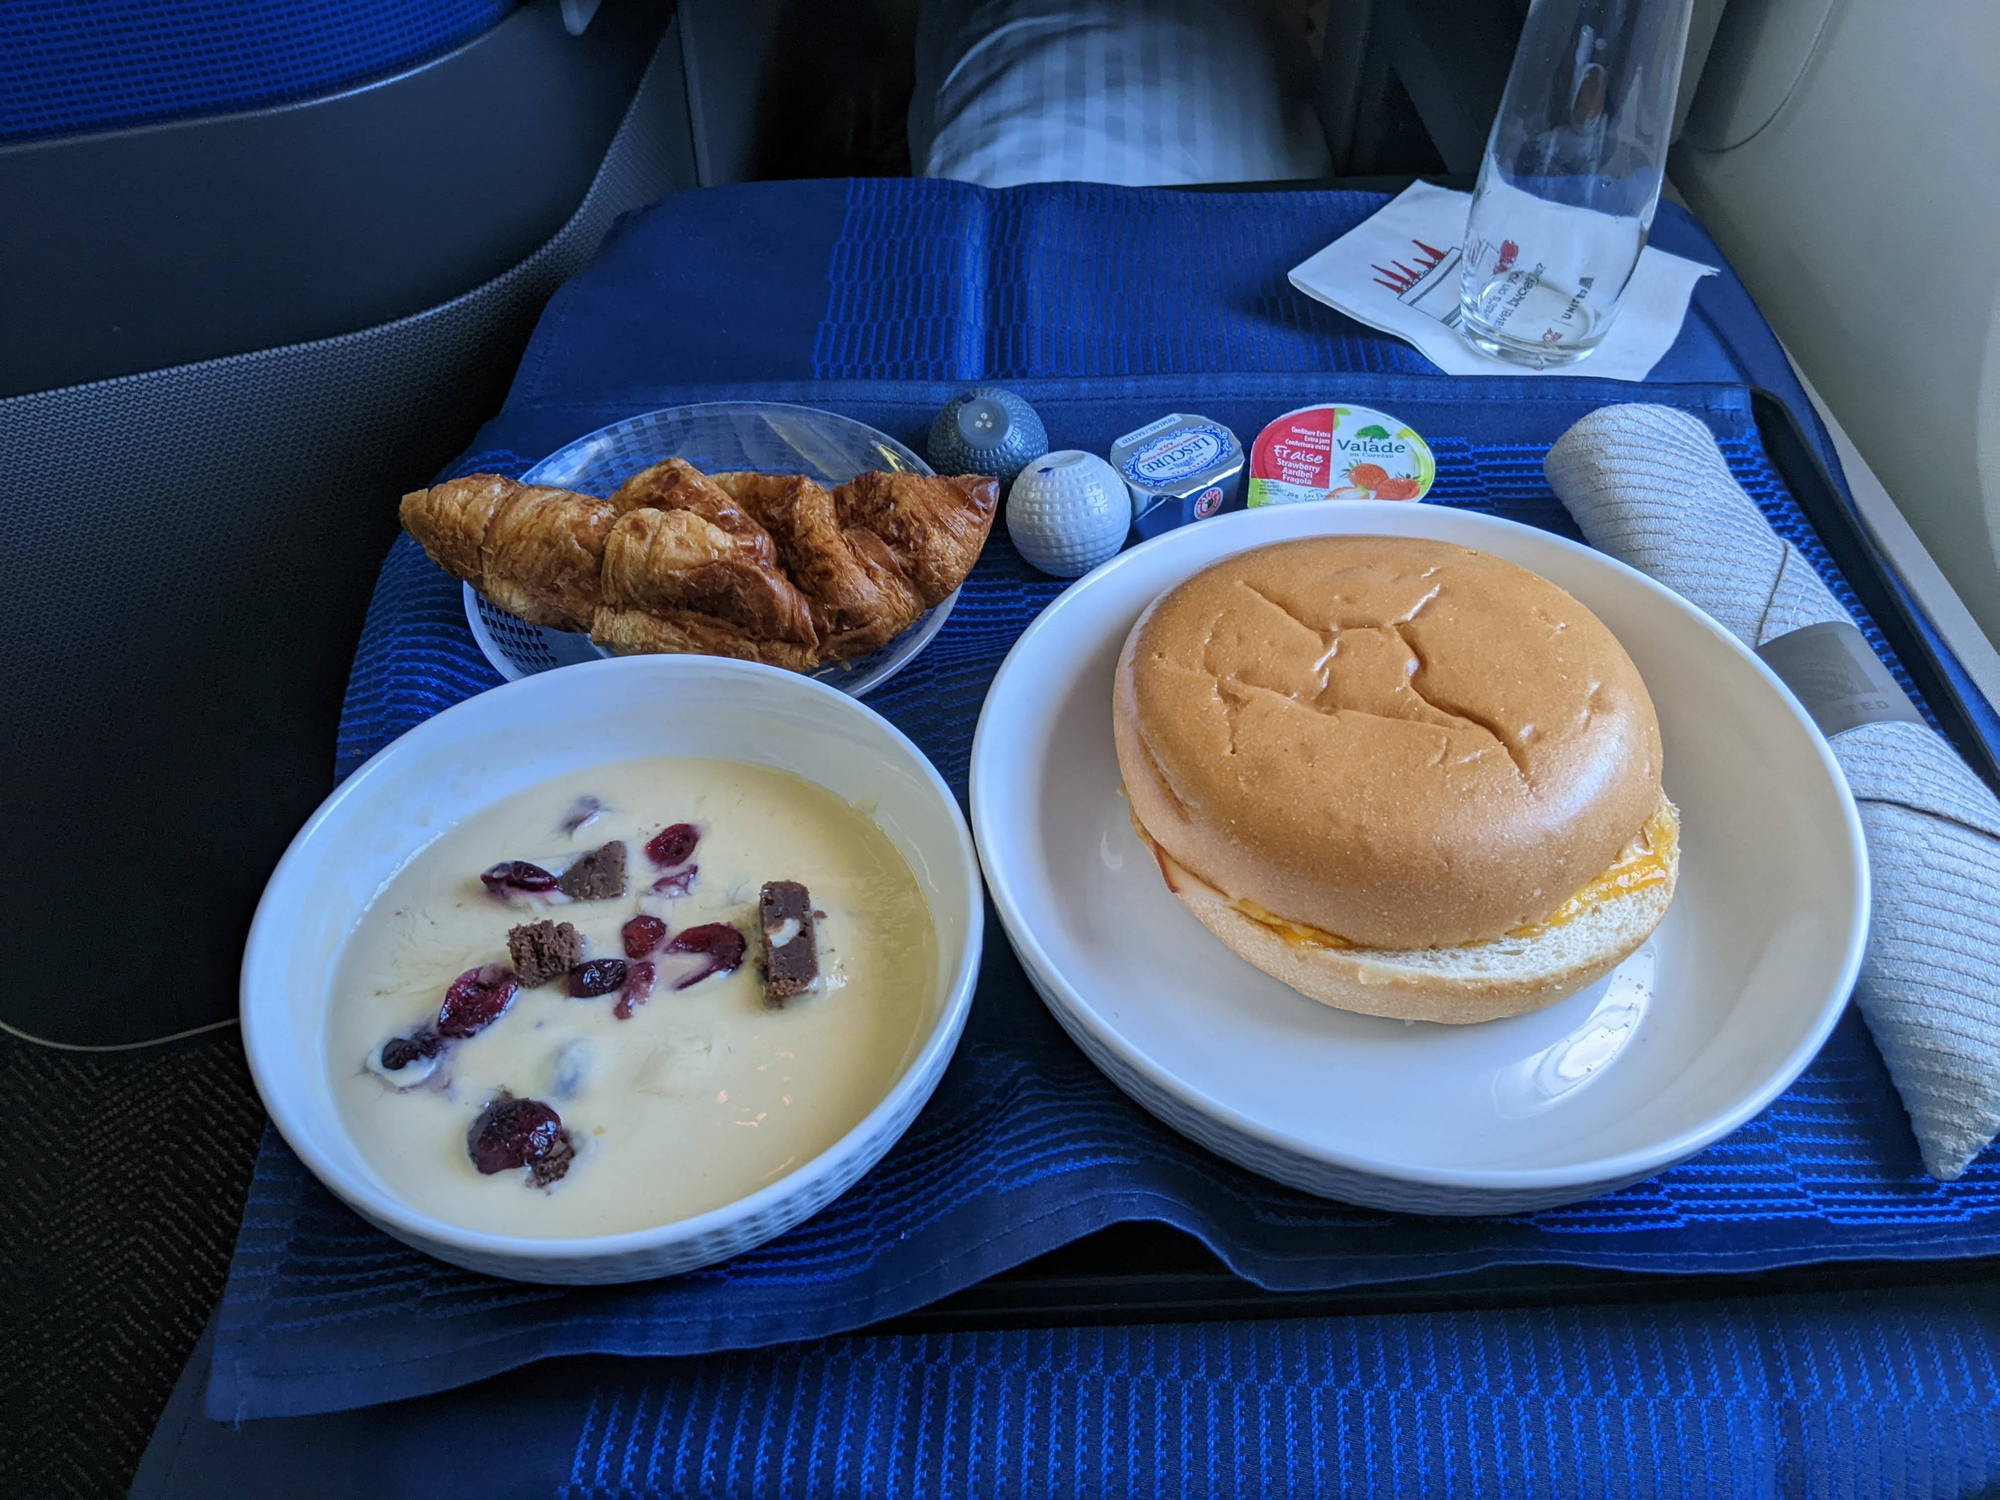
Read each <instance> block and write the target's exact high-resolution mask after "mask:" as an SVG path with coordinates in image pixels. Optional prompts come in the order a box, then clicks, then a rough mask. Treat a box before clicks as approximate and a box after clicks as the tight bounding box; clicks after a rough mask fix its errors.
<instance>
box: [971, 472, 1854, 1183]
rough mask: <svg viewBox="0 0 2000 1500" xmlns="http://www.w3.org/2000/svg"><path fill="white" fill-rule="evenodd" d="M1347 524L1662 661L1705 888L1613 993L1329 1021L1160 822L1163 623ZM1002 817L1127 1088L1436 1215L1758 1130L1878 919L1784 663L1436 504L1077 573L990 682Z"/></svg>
mask: <svg viewBox="0 0 2000 1500" xmlns="http://www.w3.org/2000/svg"><path fill="white" fill-rule="evenodd" d="M1343 534H1351V535H1392V536H1413V537H1430V538H1435V539H1437V540H1439V541H1446V542H1458V543H1462V544H1464V545H1466V546H1470V547H1478V548H1481V549H1482V550H1484V551H1487V552H1490V553H1493V554H1495V555H1497V556H1500V557H1504V558H1506V559H1508V560H1509V561H1512V562H1515V563H1519V564H1520V565H1521V566H1523V567H1526V568H1529V569H1532V570H1533V571H1535V572H1537V573H1540V574H1541V575H1542V576H1544V577H1546V578H1549V579H1551V580H1553V581H1554V582H1555V583H1557V584H1559V585H1561V586H1562V587H1563V588H1565V589H1567V590H1569V592H1570V593H1572V594H1574V595H1575V596H1576V597H1577V598H1578V599H1580V600H1582V601H1583V603H1584V604H1586V605H1588V606H1589V607H1590V608H1591V609H1592V610H1593V611H1594V612H1595V613H1596V614H1597V615H1598V616H1599V618H1601V619H1602V620H1603V621H1604V622H1605V624H1607V625H1608V626H1610V628H1611V629H1612V630H1613V631H1614V632H1615V633H1616V634H1617V636H1618V638H1619V640H1620V641H1621V642H1622V643H1623V644H1624V646H1625V648H1626V650H1627V651H1629V652H1630V653H1631V655H1632V659H1633V660H1634V661H1635V662H1636V663H1637V664H1638V667H1639V670H1640V672H1641V673H1643V674H1644V676H1645V679H1646V685H1647V687H1648V689H1649V690H1650V691H1651V693H1652V697H1653V701H1654V703H1655V705H1656V706H1657V708H1658V710H1659V716H1660V726H1661V730H1662V733H1663V736H1664V739H1665V757H1666V759H1665V781H1666V789H1667V793H1668V795H1669V796H1670V797H1672V798H1673V800H1674V801H1675V802H1676V803H1678V804H1679V806H1680V810H1681V818H1682V839H1683V846H1682V855H1681V883H1680V888H1679V891H1678V892H1677V894H1676V895H1675V898H1674V902H1673V905H1672V907H1671V908H1670V910H1669V912H1668V915H1667V918H1666V920H1665V921H1664V922H1663V923H1662V924H1661V926H1660V928H1659V931H1658V932H1657V933H1655V934H1654V936H1653V938H1652V940H1651V941H1650V942H1648V943H1647V944H1646V945H1645V946H1644V947H1643V948H1642V949H1640V951H1639V952H1638V953H1636V954H1634V955H1633V957H1632V958H1631V959H1630V960H1628V961H1627V962H1626V963H1625V964H1624V965H1622V966H1621V967H1620V968H1619V969H1618V970H1617V971H1616V972H1615V973H1613V974H1612V975H1610V976H1609V977H1607V978H1606V979H1604V980H1603V981H1601V982H1599V983H1598V984H1596V985H1593V986H1591V988H1589V989H1588V990H1585V991H1583V992H1582V993H1580V994H1577V995H1574V996H1572V997H1570V998H1569V999H1567V1000H1564V1001H1561V1002H1559V1003H1558V1004H1556V1005H1553V1006H1550V1007H1549V1008H1547V1009H1545V1010H1541V1011H1537V1012H1535V1013H1533V1014H1531V1015H1526V1016H1519V1017H1515V1018H1513V1019H1510V1020H1504V1021H1492V1022H1488V1023H1486V1024H1484V1025H1478V1026H1464V1027H1448V1026H1438V1025H1431V1024H1428V1023H1414V1022H1402V1021H1391V1020H1382V1019H1379V1018H1376V1017H1371V1016H1359V1015H1350V1014H1348V1013H1346V1012H1344V1011H1337V1010H1332V1009H1329V1008H1327V1007H1325V1006H1322V1005H1319V1004H1317V1003H1315V1002H1314V1001H1312V1000H1309V999H1306V998H1305V997H1304V996H1301V995H1299V994H1297V993H1295V992H1294V991H1292V990H1290V989H1288V988H1287V987H1286V986H1284V985H1282V984H1280V983H1279V982H1278V981H1277V980H1275V979H1272V978H1270V977H1268V976H1267V975H1265V974H1263V973H1262V972H1260V971H1259V970H1257V969H1255V968H1253V967H1251V966H1250V965H1249V964H1247V963H1245V962H1244V961H1243V960H1241V959H1239V958H1237V957H1236V955H1235V954H1233V953H1232V952H1230V951H1229V950H1228V949H1227V948H1225V947H1224V946H1223V945H1222V944H1221V943H1219V942H1217V941H1216V940H1215V939H1214V938H1213V937H1211V936H1210V935H1209V934H1208V932H1207V930H1206V929H1205V928H1203V927H1202V926H1201V924H1200V923H1199V922H1197V921H1196V920H1195V919H1194V917H1193V916H1192V915H1191V914H1190V913H1189V912H1188V911H1187V910H1186V909H1185V908H1183V907H1182V906H1181V904H1180V903H1179V902H1178V901H1176V900H1175V899H1174V897H1173V896H1172V895H1171V894H1169V893H1168V891H1167V889H1166V887H1165V885H1164V884H1163V883H1162V882H1161V880H1160V876H1159V872H1158V869H1157V867H1156V866H1155V864H1154V862H1153V859H1152V857H1151V856H1150V854H1148V852H1147V851H1146V849H1145V847H1144V846H1143V845H1142V844H1141V843H1140V841H1139V839H1138V837H1137V835H1135V834H1134V833H1133V831H1132V826H1131V822H1130V819H1129V814H1128V812H1127V805H1126V802H1125V799H1124V797H1123V795H1122V794H1121V791H1120V782H1119V774H1118V762H1117V758H1116V755H1115V753H1114V752H1113V749H1112V739H1111V680H1112V672H1113V668H1114V666H1115V664H1116V661H1117V657H1118V652H1119V648H1120V647H1121V646H1122V645H1123V644H1124V641H1125V636H1126V634H1127V632H1128V631H1129V630H1130V629H1131V627H1132V624H1133V622H1134V621H1135V620H1136V619H1137V618H1138V615H1139V613H1140V611H1141V610H1142V609H1144V607H1145V606H1146V605H1147V603H1149V602H1150V601H1151V600H1152V599H1154V598H1155V597H1156V596H1158V595H1159V594H1160V593H1161V592H1162V591H1164V590H1165V589H1168V588H1170V587H1172V586H1173V585H1174V584H1176V583H1179V582H1180V581H1181V580H1183V579H1185V578H1187V577H1189V576H1190V575H1191V574H1193V573H1196V572H1198V571H1200V570H1201V569H1202V568H1204V567H1206V566H1208V565H1209V564H1210V563H1213V562H1215V561H1216V560H1218V559H1219V558H1222V557H1226V556H1229V555H1231V554H1234V553H1238V552H1243V551H1246V550H1249V549H1250V548H1253V547H1259V546H1263V545H1265V544H1267V543H1271V542H1279V541H1285V540H1289V539H1291V538H1294V537H1304V536H1324V535H1343ZM972 821H973V828H974V831H975V833H976V834H977V837H978V840H979V850H980V857H981V859H982V861H983V862H984V864H985V868H986V879H987V883H988V886H989V887H990V888H991V890H992V893H993V899H994V904H995V906H996V907H997V908H998V910H999V913H1000V919H1001V922H1002V924H1003V926H1004V927H1005V928H1006V931H1007V935H1008V937H1009V938H1010V939H1011V940H1012V942H1013V944H1014V949H1015V951H1016V952H1017V953H1018V954H1019V955H1020V958H1021V961H1022V964H1023V966H1024V967H1025V969H1026V970H1027V973H1028V976H1029V978H1030V980H1031V981H1032V982H1033V983H1034V985H1035V987H1036V989H1037V990H1038V991H1039V992H1040V993H1041V995H1042V998H1043V999H1044V1000H1045V1001H1046V1002H1047V1003H1048V1006H1049V1009H1050V1010H1051V1011H1052V1012H1054V1014H1055V1017H1056V1019H1057V1020H1058V1021H1059V1022H1061V1024H1062V1026H1063V1027H1064V1029H1065V1030H1066V1031H1068V1032H1069V1034H1070V1035H1071V1036H1072V1037H1074V1038H1075V1039H1076V1042H1077V1044H1078V1045H1079V1046H1080V1047H1082V1048H1083V1050H1084V1051H1085V1052H1086V1053H1087V1054H1088V1055H1089V1056H1090V1058H1091V1060H1092V1061H1093V1062H1095V1063H1096V1064H1097V1065H1098V1066H1099V1067H1100V1068H1102V1069H1103V1070H1104V1071H1105V1072H1106V1073H1107V1074H1108V1075H1110V1077H1111V1078H1112V1080H1113V1081H1114V1082H1116V1083H1117V1084H1118V1086H1119V1087H1120V1088H1122V1089H1124V1090H1125V1091H1126V1092H1127V1093H1128V1094H1130V1095H1131V1096H1132V1097H1133V1098H1135V1099H1137V1100H1138V1101H1139V1102H1140V1103H1141V1104H1143V1105H1144V1106H1145V1107H1146V1108H1147V1109H1149V1110H1151V1111H1152V1112H1153V1113H1154V1114H1155V1115H1157V1116H1159V1117H1160V1118H1161V1119H1162V1120H1164V1121H1165V1122H1166V1123H1167V1124H1169V1125H1171V1126H1173V1127H1174V1128H1175V1129H1176V1130H1179V1131H1181V1132H1182V1133H1183V1134H1185V1135H1187V1136H1190V1137H1192V1138H1193V1139H1194V1140H1196V1141H1198V1142H1200V1143H1201V1144H1202V1145H1204V1146H1206V1147H1208V1148H1209V1149H1210V1150H1212V1151H1214V1152H1216V1153H1217V1154H1218V1155H1221V1156H1225V1157H1227V1158H1229V1159H1230V1160H1232V1161H1234V1162H1237V1163H1239V1164H1240V1165H1242V1166H1245V1167H1247V1168H1249V1169H1250V1170H1252V1171H1254V1172H1258V1173H1261V1174H1263V1175H1264V1176H1266V1177H1271V1178H1274V1179H1276V1180H1277V1181H1279V1182H1284V1183H1288V1184H1290V1185H1292V1186H1294V1187H1299V1188H1304V1189H1305V1190H1307V1191H1309V1192H1313V1193H1318V1194H1320V1195H1322V1196H1325V1197H1329V1198H1339V1199H1344V1200H1347V1201H1349V1202H1354V1203H1364V1204H1370V1205H1373V1206H1376V1207H1381V1208H1389V1209H1399V1210H1406V1211H1410V1212H1417V1213H1448V1214H1488V1213H1514V1212H1521V1211H1525V1210H1528V1209H1534V1208H1544V1207H1548V1206H1550V1205H1553V1204H1558V1203H1568V1202H1574V1201H1576V1200H1578V1199H1582V1198H1588V1197H1593V1196H1595V1195H1597V1194H1599V1193H1604V1192H1608V1191H1610V1190H1611V1189H1613V1188H1617V1187H1621V1186H1623V1185H1625V1184H1627V1183H1630V1182H1636V1181H1638V1180H1639V1179H1641V1178H1643V1177H1647V1176H1650V1175H1652V1174H1653V1173H1655V1172H1657V1171H1659V1170H1661V1169H1662V1168H1664V1167H1667V1166H1670V1165H1672V1164H1673V1163H1674V1162H1677V1161H1680V1160H1682V1159H1683V1158H1685V1157H1688V1156H1691V1155H1693V1154H1694V1153H1695V1152H1697V1151H1699V1150H1701V1149H1702V1148H1703V1147H1704V1146H1707V1145H1708V1144H1710V1143H1711V1142H1713V1141H1715V1140H1717V1139H1719V1138H1720V1137H1722V1136H1724V1135H1727V1134H1728V1133H1729V1132H1730V1131H1732V1130H1734V1129H1736V1128H1737V1127H1738V1126H1740V1125H1742V1124H1743V1123H1744V1122H1745V1121H1747V1120H1748V1119H1750V1118H1751V1116H1753V1115H1755V1114H1756V1113H1757V1112H1758V1111H1759V1110H1761V1109H1763V1108H1764V1107H1765V1106H1766V1105H1767V1104H1769V1103H1770V1102H1771V1101H1772V1100H1773V1099H1774V1098H1776V1097H1777V1096H1778V1094H1779V1093H1781V1092H1782V1091H1783V1090H1784V1089H1785V1087H1786V1086H1787V1085H1788V1084H1790V1083H1791V1081H1792V1080H1793V1079H1794V1078H1795V1077H1797V1076H1798V1073H1799V1071H1800V1070H1801V1069H1802V1068H1804V1067H1805V1065H1806V1064H1807V1063H1808V1062H1809V1061H1810V1060H1811V1059H1812V1057H1813V1055H1814V1053H1816V1052H1817V1051H1818V1050H1819V1048H1820V1046H1821V1044H1822V1043H1823V1042H1824V1041H1825V1040H1826V1036H1827V1033H1828V1032H1829V1031H1830V1030H1831V1029H1832V1027H1833V1024H1834V1022H1835V1021H1836V1020H1838V1019H1839V1016H1840V1012H1841V1009H1842V1007H1843V1006H1844V1005H1845V1004H1846V1002H1847V996H1848V993H1849V991H1850V990H1851V989H1852V987H1853V983H1854V975H1855V971H1856V970H1857V968H1858V967H1859V965H1860V962H1861V951H1862V947H1863V943H1864V941H1865V938H1866V935H1867V927H1868V875H1867V866H1866V863H1865V858H1864V850H1863V845H1862V841H1861V828H1860V823H1859V820H1858V819H1857V818H1856V816H1855V812H1854V804H1853V800H1852V799H1851V798H1850V796H1849V795H1848V791H1847V785H1846V782H1845V781H1844V780H1843V779H1842V778H1841V775H1840V772H1839V769H1838V768H1837V767H1836V765H1835V763H1834V761H1833V758H1832V756H1831V755H1830V754H1829V753H1828V751H1827V748H1826V744H1825V742H1824V741H1823V740H1822V739H1821V737H1820V735H1819V733H1818V731H1817V730H1816V729H1815V728H1814V727H1813V725H1812V722H1811V721H1810V720H1809V719H1808V718H1807V717H1806V716H1805V714H1804V712H1803V711H1802V710H1800V709H1799V707H1798V706H1797V705H1796V704H1795V703H1794V702H1793V700H1792V698H1791V696H1790V694H1789V693H1787V692H1786V690H1785V689H1784V687H1783V686H1782V685H1781V684H1780V683H1779V682H1778V680H1777V678H1776V677H1774V676H1772V674H1771V673H1770V671H1769V670H1768V669H1767V668H1765V666H1764V665H1763V664H1762V663H1761V662H1760V661H1758V660H1757V658H1756V657H1755V656H1754V655H1752V654H1751V653H1750V652H1749V651H1747V650H1746V649H1744V647H1743V646H1742V645H1741V644H1740V643H1739V642H1737V641H1736V640H1735V639H1734V638H1733V637H1732V636H1730V635H1729V634H1728V633H1727V632H1726V631H1724V630H1723V629H1722V628H1721V627H1720V626H1718V625H1716V624H1715V623H1714V622H1713V621H1711V620H1710V619H1708V618H1707V617H1706V616H1705V615H1703V614H1701V613H1700V612H1699V611H1697V610H1695V609H1694V608H1693V607H1692V606H1691V605H1689V604H1687V603H1686V602H1685V601H1684V600H1682V599H1680V598H1679V597H1678V596H1676V595H1674V594H1672V593H1670V592H1669V591H1668V590H1666V589H1665V588H1663V587H1661V586H1660V585H1659V584H1657V583H1654V582H1653V581H1652V580H1651V579H1649V578H1647V577H1645V576H1644V575H1642V574H1640V573H1637V572H1634V571H1633V570H1632V569H1630V568H1628V567H1626V566H1625V565H1624V564H1622V563H1619V562H1615V561H1613V560H1612V559H1610V558H1608V557H1605V556H1603V555H1602V554H1600V553H1597V552H1593V551H1591V550H1590V549H1589V548H1587V547H1583V546H1579V545H1577V544H1576V543H1574V542H1569V541H1565V540H1563V539H1562V538H1560V537H1556V536H1551V535H1549V534H1548V533H1546V532H1541V531H1536V530H1534V529H1532V528H1529V527H1525V526H1519V525H1516V524H1514V523H1512V522H1509V521H1501V520H1496V519H1494V518H1492V517H1487V516H1479V515H1473V514H1469V513H1466V512H1463V511H1454V510H1447V509H1443V508H1441V507H1433V506H1428V505H1404V504H1395V503H1389V502H1370V501H1356V502H1345V501H1343V502H1337V503H1328V504H1313V505H1298V506H1286V507H1279V508H1272V509H1268V510H1260V511H1249V512H1243V513H1239V514H1236V515H1232V516H1224V517H1221V518H1219V519H1216V520H1213V521H1204V522H1202V523H1200V524H1199V525H1195V526H1188V527H1184V528H1182V529H1181V530H1179V531H1175V532H1171V533H1169V534H1168V535H1166V536H1163V537H1160V538H1157V539H1156V540H1154V541H1151V542H1148V543H1146V544H1144V545H1143V546H1140V547H1136V548H1134V549H1133V550H1132V551H1130V552H1127V553H1125V554H1124V555H1123V556H1122V557H1119V558H1116V559H1114V560H1113V561H1112V562H1109V563H1107V564H1105V566H1103V567H1102V568H1100V569H1098V570H1097V571H1096V572H1095V573H1092V574H1091V575H1090V576H1089V577H1087V578H1085V579H1083V580H1082V581H1080V582H1079V583H1077V584H1076V585H1075V586H1074V587H1072V588H1071V589H1070V590H1069V591H1068V592H1066V593H1065V594H1063V595H1062V596H1061V597H1060V598H1059V599H1057V600H1056V602H1055V603H1054V604H1053V605H1051V606H1050V607H1049V608H1048V609H1047V610H1046V611H1044V612H1043V614H1042V615H1041V617H1040V618H1039V619H1037V620H1036V621H1035V623H1034V624H1033V625H1032V626H1030V627H1029V628H1028V630H1027V632H1026V633H1025V634H1024V635H1023V636H1022V637H1021V639H1020V640H1019V642H1017V643H1016V645H1015V647H1014V649H1013V651H1012V652H1011V653H1010V654H1009V656H1008V657H1007V660H1006V662H1005V663H1004V664H1003V665H1002V667H1001V669H1000V673H999V675H998V677H997V678H996V679H995V680H994V683H993V687H992V690H991V691H990V692H989V693H988V695H987V699H986V706H985V709H984V711H983V712H982V714H981V716H980V721H979V731H978V735H977V737H976V739H975V740H974V743H973V751H972Z"/></svg>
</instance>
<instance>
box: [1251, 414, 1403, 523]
mask: <svg viewBox="0 0 2000 1500" xmlns="http://www.w3.org/2000/svg"><path fill="white" fill-rule="evenodd" d="M1436 477H1437V460H1436V459H1434V458H1433V457H1432V456H1431V450H1430V446H1429V445H1428V444H1427V443H1425V442H1424V440H1423V439H1422V438H1421V437H1419V436H1418V435H1417V432H1416V429H1415V428H1413V427H1409V426H1406V425H1405V424H1404V423H1403V421H1402V419H1401V418H1399V417H1392V416H1390V415H1389V414H1388V413H1387V412H1381V411H1376V410H1375V409H1374V408H1373V407H1368V406H1334V405H1326V406H1302V407H1300V408H1299V409H1298V410H1297V411H1288V412H1286V413H1285V414H1284V415H1283V416H1282V417H1280V418H1278V420H1277V421H1275V422H1273V423H1272V424H1271V425H1270V426H1268V427H1266V428H1265V429H1264V430H1263V431H1262V432H1261V433H1259V434H1258V435H1257V441H1256V444H1255V445H1254V446H1253V447H1252V448H1251V450H1250V495H1249V500H1248V503H1249V504H1250V505H1251V506H1253V507H1254V506H1259V505H1296V504H1298V503H1299V502H1301V501H1304V500H1421V499H1423V498H1424V496H1425V495H1427V494H1429V493H1430V488H1431V481H1432V480H1434V479H1435V478H1436Z"/></svg>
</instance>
